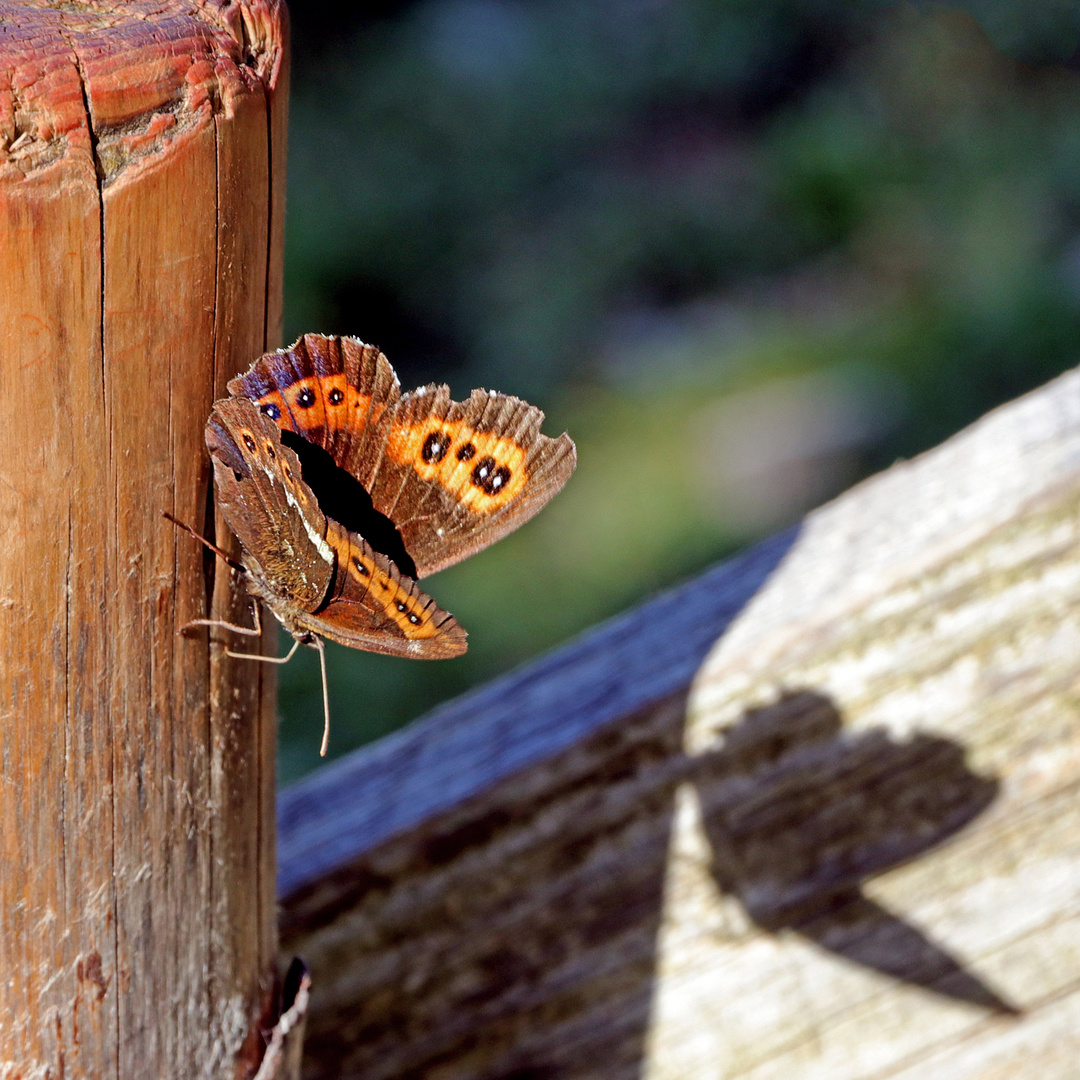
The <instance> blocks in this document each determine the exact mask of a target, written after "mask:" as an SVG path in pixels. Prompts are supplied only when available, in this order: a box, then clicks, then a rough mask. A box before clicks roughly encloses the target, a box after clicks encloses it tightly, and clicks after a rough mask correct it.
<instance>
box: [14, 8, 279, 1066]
mask: <svg viewBox="0 0 1080 1080" xmlns="http://www.w3.org/2000/svg"><path fill="white" fill-rule="evenodd" d="M282 20H283V10H282V8H281V6H280V4H279V3H278V2H277V0H243V2H241V3H236V4H223V3H218V2H216V0H215V2H211V3H206V4H197V5H192V4H188V3H182V2H180V0H162V2H158V0H154V2H150V0H133V2H121V0H104V2H103V3H99V4H94V5H85V4H55V3H51V2H48V0H24V2H21V3H20V2H17V0H0V278H2V285H0V294H2V296H3V319H0V400H2V404H3V413H4V416H5V427H4V438H3V439H2V440H0V529H2V530H3V541H2V543H0V619H2V627H0V639H2V642H3V645H2V647H0V686H2V687H3V688H4V695H3V701H2V705H0V708H2V711H3V715H2V718H0V760H2V782H0V922H2V926H3V930H2V932H0V972H2V975H3V977H2V978H0V1077H3V1078H4V1080H9V1078H11V1080H14V1078H15V1077H46V1076H51V1077H61V1076H62V1077H65V1078H69V1080H70V1078H71V1077H94V1078H99V1077H116V1078H140V1080H141V1078H143V1077H150V1076H152V1077H155V1078H169V1077H176V1078H180V1077H185V1078H189V1077H193V1076H200V1077H202V1076H206V1077H210V1076H213V1077H222V1076H237V1077H241V1076H244V1077H246V1076H250V1075H252V1074H253V1073H254V1071H255V1069H256V1068H257V1067H258V1064H259V1059H260V1058H261V1056H262V1050H263V1032H264V1030H268V1029H269V1028H271V1027H273V1024H274V1021H275V1001H274V994H275V979H276V975H275V965H276V953H277V940H276V927H275V912H274V895H273V868H274V857H275V847H274V821H273V798H274V771H273V753H274V715H273V712H274V710H273V699H272V684H271V683H269V682H263V681H260V680H261V679H263V677H264V676H265V672H262V671H257V670H253V669H252V667H250V666H248V667H241V666H240V665H238V664H236V663H233V662H231V661H228V660H226V659H225V658H223V656H222V654H221V651H220V647H219V646H215V647H214V648H213V649H211V648H210V647H209V646H208V640H207V635H206V634H205V633H204V634H201V635H200V634H196V635H194V636H191V637H186V638H185V637H178V636H177V633H176V631H177V628H178V627H180V626H182V625H183V624H184V623H185V622H186V621H187V620H188V619H190V618H192V617H194V616H197V615H204V614H205V613H206V609H207V607H208V605H209V606H212V607H213V609H214V610H215V611H217V612H219V613H222V614H224V613H227V612H229V611H232V610H234V609H235V610H236V611H242V610H243V608H244V606H245V605H244V601H243V600H242V590H238V589H235V588H234V587H233V583H232V582H230V580H229V575H228V574H227V573H222V572H221V570H220V567H217V566H215V565H214V564H213V561H212V560H207V559H206V558H205V557H204V554H203V552H202V550H201V549H199V548H198V547H197V546H196V545H195V544H194V543H193V542H192V540H191V539H190V537H188V536H186V535H183V534H180V533H178V532H177V530H175V528H174V527H173V526H172V525H170V524H169V523H168V522H166V521H165V520H164V519H163V518H162V517H161V513H160V512H161V511H162V510H168V511H170V512H172V513H173V514H175V515H176V516H177V517H179V518H181V519H183V520H185V521H188V522H191V523H192V524H193V525H194V526H196V527H197V528H198V529H200V530H202V529H203V528H204V527H205V526H206V524H207V522H206V519H207V510H208V506H209V503H208V485H209V483H210V473H209V466H208V461H207V456H206V453H205V448H204V446H203V437H202V431H203V425H204V423H205V421H206V417H207V414H208V412H209V409H210V403H211V401H213V399H214V398H215V397H216V396H219V395H221V394H222V393H223V392H224V388H225V383H226V382H227V380H228V379H229V378H230V377H231V376H232V375H233V374H234V373H235V372H237V371H238V370H241V369H242V368H243V367H244V366H245V365H246V364H247V363H249V362H250V361H251V359H252V358H253V357H255V356H257V355H258V354H259V353H260V352H262V351H263V349H264V348H265V347H266V346H267V345H275V344H277V342H276V341H268V340H267V329H266V328H267V326H268V325H269V326H271V327H276V326H278V325H279V322H280V313H279V311H278V310H277V308H278V306H279V303H280V287H279V285H278V283H277V282H273V283H272V284H273V288H272V289H270V290H268V268H269V276H270V277H272V276H273V275H274V274H276V273H279V270H278V269H277V268H278V267H279V265H280V257H279V253H278V251H277V250H276V248H275V245H276V246H277V247H280V229H279V228H277V227H276V226H274V225H273V224H272V222H273V213H274V211H273V209H272V208H273V207H274V205H275V199H277V201H278V202H280V198H281V196H280V193H276V192H275V186H278V187H280V185H281V184H282V183H283V172H282V171H281V170H282V167H283V161H284V157H283V154H284V142H283V139H282V131H283V117H284V115H285V108H286V101H285V98H284V96H283V94H282V93H281V92H280V91H279V89H278V88H279V87H280V86H281V85H283V82H282V80H283V64H284V63H285V51H284V38H283V33H284V27H283V21H282ZM274 139H277V140H280V141H279V142H277V143H276V144H274V143H273V141H272V140H274ZM275 229H276V231H275ZM219 536H220V537H221V538H222V539H223V540H224V534H223V533H219ZM256 666H257V667H260V668H261V667H262V666H263V665H256Z"/></svg>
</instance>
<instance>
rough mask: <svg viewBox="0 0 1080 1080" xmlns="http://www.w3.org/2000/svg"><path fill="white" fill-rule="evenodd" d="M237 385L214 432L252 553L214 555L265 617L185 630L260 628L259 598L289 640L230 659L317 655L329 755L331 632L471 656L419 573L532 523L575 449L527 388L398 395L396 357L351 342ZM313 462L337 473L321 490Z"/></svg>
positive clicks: (342, 340) (278, 363) (385, 648)
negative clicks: (313, 479)
mask: <svg viewBox="0 0 1080 1080" xmlns="http://www.w3.org/2000/svg"><path fill="white" fill-rule="evenodd" d="M228 390H229V393H230V396H229V397H227V398H223V399H222V400H220V401H217V402H215V403H214V406H213V409H212V411H211V414H210V418H209V420H208V421H207V424H206V431H205V438H206V445H207V448H208V450H209V452H210V458H211V461H212V462H213V468H214V493H215V501H216V503H217V505H218V507H219V509H220V510H221V513H222V515H223V516H224V518H225V520H226V522H227V523H228V524H229V527H230V528H231V529H232V531H233V532H234V533H235V534H236V537H237V539H238V540H239V541H240V546H241V550H242V555H241V559H240V561H239V563H237V562H236V561H235V560H233V559H231V557H229V556H228V555H227V553H225V552H223V551H221V550H219V549H216V548H215V549H214V550H216V551H217V553H218V554H219V555H221V556H222V557H223V558H226V559H228V560H229V562H230V564H231V565H233V566H234V567H236V568H237V569H239V570H241V571H242V572H243V574H244V576H245V579H246V582H247V587H248V591H249V592H250V593H251V594H252V596H253V597H254V598H255V600H256V603H255V626H254V628H251V627H243V626H238V625H236V624H233V623H225V622H221V621H220V620H211V619H197V620H194V622H193V623H191V624H188V625H213V626H223V627H226V628H228V629H231V630H233V631H235V632H238V633H241V634H248V635H257V634H259V633H261V629H262V627H261V622H260V621H259V617H258V614H259V603H258V602H259V601H261V602H262V603H263V604H265V605H266V607H267V608H269V610H270V611H271V613H272V614H273V615H274V616H275V617H276V618H277V620H278V622H280V623H281V625H282V626H284V627H285V629H286V630H287V631H288V632H289V633H290V634H291V635H292V637H293V639H294V641H293V646H292V649H291V650H290V651H289V653H288V655H287V656H284V657H280V658H278V657H262V656H259V655H257V654H246V653H233V652H230V655H232V656H252V658H254V659H260V660H266V661H269V662H272V663H284V662H286V661H287V660H289V659H290V658H291V657H292V655H293V654H294V653H295V651H296V649H297V648H298V647H299V646H300V645H302V644H303V645H310V646H311V647H313V648H315V649H317V650H318V651H319V658H320V664H321V670H322V676H323V707H324V714H325V719H326V724H325V727H324V733H323V744H322V749H321V753H323V754H325V752H326V743H327V732H328V730H329V716H330V709H329V701H328V693H327V689H326V664H325V655H324V649H323V643H322V638H328V639H329V640H331V641H336V642H338V643H340V644H342V645H347V646H350V647H351V648H354V649H365V650H368V651H371V652H379V653H388V654H390V655H394V656H408V657H413V658H415V659H420V660H436V659H444V658H448V657H453V656H459V655H461V653H463V652H465V650H466V641H465V638H466V635H465V631H464V630H463V629H462V627H461V626H460V625H459V624H458V622H457V620H456V619H455V618H454V617H453V616H452V615H450V614H449V613H448V612H446V611H443V610H442V609H441V608H440V607H439V606H438V605H437V604H436V603H435V601H434V600H432V599H431V597H429V596H427V595H426V594H425V593H424V592H422V591H421V589H420V587H419V586H418V585H417V583H416V579H418V578H423V577H426V576H427V575H428V574H433V573H435V572H436V571H437V570H442V569H443V568H445V567H448V566H452V565H453V564H454V563H456V562H459V561H460V560H461V559H464V558H465V557H466V556H468V555H471V554H473V553H474V552H476V551H479V550H481V549H482V548H485V547H487V546H488V545H489V544H492V543H494V542H495V541H496V540H498V539H500V538H501V537H503V536H505V535H506V534H507V533H509V532H512V531H513V530H514V529H516V528H517V527H518V526H519V525H522V524H524V523H525V522H526V521H528V520H529V518H531V517H532V516H533V515H534V514H536V513H537V512H539V511H540V510H541V509H542V508H543V507H544V506H545V505H546V504H547V503H548V502H549V501H550V500H551V498H552V497H553V496H554V495H555V494H557V493H558V491H559V490H560V489H561V488H562V486H563V485H564V484H565V483H566V481H567V480H568V479H569V477H570V474H571V473H572V472H573V471H574V467H575V465H576V462H577V454H576V450H575V447H574V443H573V442H572V441H571V439H570V437H569V436H568V435H566V434H565V433H564V434H563V435H561V436H559V437H558V438H557V439H553V438H550V437H548V436H546V435H544V434H542V433H541V431H540V426H541V423H542V422H543V419H544V414H543V413H542V412H541V411H540V410H539V409H537V408H535V407H534V406H532V405H529V404H528V403H527V402H524V401H522V400H520V399H519V398H515V397H511V396H509V395H505V394H498V393H496V392H495V391H493V390H491V391H488V390H474V391H473V392H472V394H471V395H470V397H469V398H468V399H467V400H466V401H461V402H459V401H454V400H453V399H452V398H451V396H450V391H449V389H448V388H447V387H446V386H440V385H434V384H430V385H428V386H422V387H420V388H418V389H416V390H413V391H411V392H410V393H402V392H401V387H400V384H399V382H398V378H397V376H396V375H395V373H394V369H393V368H392V367H391V366H390V362H389V361H388V360H387V359H386V357H385V356H384V355H383V354H382V353H381V352H380V351H379V350H378V349H377V348H376V347H375V346H373V345H366V344H364V343H363V342H362V341H360V340H358V339H357V338H352V337H330V336H326V335H322V334H307V335H305V336H304V337H302V338H300V339H299V340H298V341H296V342H295V343H294V344H293V345H291V346H289V347H288V348H287V349H280V350H278V351H276V352H271V353H267V354H265V355H264V356H261V357H260V358H259V359H258V360H256V361H255V363H254V364H253V365H252V366H251V368H250V369H249V370H248V371H247V372H246V373H245V374H243V375H241V376H239V377H237V378H235V379H233V380H232V381H231V382H230V383H229V384H228ZM301 459H303V461H302V460H301ZM305 469H308V470H309V471H310V472H311V473H312V474H314V473H315V472H319V473H320V474H325V475H326V476H327V477H328V479H326V480H325V481H324V484H323V485H322V486H321V487H320V497H318V498H317V497H316V495H315V492H314V491H313V489H312V487H311V485H310V484H309V483H308V482H307V481H306V480H305ZM320 500H321V501H320ZM331 511H332V512H331ZM167 516H168V515H167ZM199 539H202V538H201V537H200V538H199ZM203 542H204V543H206V541H205V540H203ZM207 546H211V545H209V544H208V545H207ZM226 651H228V650H226Z"/></svg>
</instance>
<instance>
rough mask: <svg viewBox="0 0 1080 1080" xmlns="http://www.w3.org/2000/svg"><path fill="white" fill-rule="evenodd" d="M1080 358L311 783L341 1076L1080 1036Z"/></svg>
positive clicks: (295, 891) (1009, 1070)
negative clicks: (796, 520)
mask: <svg viewBox="0 0 1080 1080" xmlns="http://www.w3.org/2000/svg"><path fill="white" fill-rule="evenodd" d="M1078 509H1080V372H1071V373H1069V374H1067V375H1065V376H1063V377H1061V378H1060V379H1058V380H1057V381H1056V382H1054V383H1051V384H1050V385H1048V386H1046V387H1044V388H1043V389H1042V390H1040V391H1038V392H1036V393H1034V394H1031V395H1029V396H1027V397H1025V398H1022V399H1020V400H1018V401H1016V402H1014V403H1012V404H1010V405H1008V406H1006V407H1004V408H1002V409H999V410H997V411H996V412H994V413H991V414H990V415H989V416H987V417H985V418H984V419H983V420H981V421H980V422H979V423H977V424H975V425H973V426H972V427H971V428H970V429H968V430H967V431H965V432H963V433H961V434H960V435H958V436H956V437H955V438H953V439H952V440H950V441H949V442H947V443H945V444H944V445H943V446H941V447H939V448H937V449H936V450H934V451H931V452H930V453H927V454H924V455H923V456H921V457H920V458H918V459H916V460H914V461H912V462H905V463H900V464H897V465H896V466H894V467H893V468H892V469H890V470H888V471H887V472H885V473H883V474H881V475H879V476H877V477H874V478H873V479H871V480H868V481H866V482H865V483H863V484H861V485H859V486H858V487H856V488H854V489H853V490H851V491H849V492H848V493H846V494H845V495H843V496H842V497H840V498H839V499H837V500H835V501H834V502H832V503H830V504H828V505H827V506H824V507H822V508H821V509H819V510H817V511H815V512H814V513H812V514H810V515H809V516H808V517H807V518H806V520H805V521H804V522H802V524H801V525H800V526H799V527H798V528H795V529H793V530H791V531H790V532H788V533H785V534H783V535H781V536H778V537H776V538H774V539H773V540H770V541H767V542H766V543H764V544H761V545H760V546H758V547H757V548H755V549H754V550H752V551H750V552H748V553H747V554H745V555H743V556H741V557H739V558H736V559H734V560H732V561H731V562H728V563H726V564H724V565H722V566H719V567H717V568H716V569H714V570H712V571H710V572H709V573H707V574H705V575H703V576H702V577H701V578H699V579H697V580H695V581H692V582H690V583H689V584H687V585H685V586H683V587H682V588H681V589H677V590H675V591H674V592H672V593H669V594H667V595H665V596H662V597H659V598H658V599H656V600H653V601H651V602H649V603H646V604H644V605H642V606H641V607H640V608H638V609H636V610H634V611H632V612H630V613H628V614H627V615H625V616H622V617H620V618H618V619H615V620H613V621H612V622H610V623H608V624H606V625H604V626H601V627H599V628H598V629H596V630H594V631H592V632H591V633H588V634H586V635H584V636H583V637H582V638H580V639H579V640H577V641H575V642H572V643H571V644H569V645H568V646H566V647H565V648H562V649H560V650H557V651H556V652H554V653H552V654H550V655H549V656H546V657H544V658H542V659H541V660H539V661H537V662H536V663H534V664H531V665H529V666H527V667H524V668H522V669H520V670H518V671H516V672H513V673H511V674H509V675H508V676H506V677H505V678H502V679H500V680H498V681H496V682H494V683H492V684H491V685H490V686H487V687H485V688H483V689H481V690H479V691H477V692H475V693H472V694H469V695H467V696H465V697H463V698H461V699H459V700H457V701H455V702H451V703H450V704H448V705H446V706H443V707H442V708H440V709H437V710H436V711H435V712H434V713H433V714H432V715H430V716H429V717H428V718H426V719H425V720H422V721H420V722H419V723H417V724H415V725H413V726H412V727H411V728H409V729H407V730H405V731H404V732H402V733H399V734H397V735H395V736H393V737H391V738H390V739H387V740H384V741H383V742H382V743H380V744H377V745H375V746H373V747H371V748H370V749H367V750H364V751H361V752H358V753H357V754H354V755H352V756H351V757H349V758H347V759H345V760H343V761H341V762H338V763H335V764H334V765H332V766H329V767H327V768H325V769H322V770H320V771H319V772H317V773H315V774H314V775H313V776H312V777H310V778H309V779H307V780H305V781H303V782H301V783H300V784H298V785H296V786H294V787H293V788H291V789H289V790H287V791H285V792H284V793H283V794H282V796H281V797H280V799H279V840H280V843H279V852H280V869H279V879H278V881H279V895H280V897H281V900H282V904H283V910H282V933H283V938H284V942H285V945H286V947H287V948H288V949H291V950H296V951H298V952H300V953H302V954H303V955H304V956H305V957H306V959H307V960H308V962H309V964H310V965H311V968H312V971H313V990H312V1004H311V1015H310V1017H309V1027H308V1033H309V1041H308V1044H307V1045H308V1057H307V1059H306V1065H305V1076H307V1077H310V1078H316V1077H320V1078H321V1077H330V1076H335V1077H339V1076H356V1077H359V1076H363V1077H364V1078H365V1080H389V1078H404V1077H406V1076H408V1077H415V1076H438V1077H440V1080H450V1078H457V1077H460V1078H463V1080H464V1078H465V1077H469V1078H470V1080H480V1078H489V1077H490V1078H495V1077H502V1078H509V1077H515V1078H517V1080H529V1078H533V1080H537V1078H541V1077H556V1076H558V1077H560V1078H562V1077H572V1078H574V1080H578V1078H593V1077H595V1078H597V1080H599V1078H601V1077H603V1078H604V1080H620V1078H626V1080H630V1078H631V1077H633V1078H635V1080H640V1078H650V1080H667V1078H669V1077H670V1078H676V1077H678V1078H683V1080H688V1078H698V1077H700V1078H706V1077H708V1078H714V1077H715V1078H718V1077H739V1078H747V1080H750V1078H752V1080H766V1078H774V1077H775V1078H780V1077H784V1078H788V1077H792V1076H798V1077H799V1078H800V1080H806V1078H810V1080H814V1078H818V1077H820V1078H826V1077H828V1078H830V1080H832V1078H835V1077H841V1076H842V1077H844V1078H845V1080H852V1078H867V1080H869V1078H871V1077H873V1078H884V1077H890V1078H891V1077H896V1078H900V1077H903V1078H905V1080H907V1078H911V1080H914V1077H916V1076H918V1077H919V1078H920V1080H922V1078H925V1077H940V1078H942V1080H944V1078H949V1080H958V1078H959V1080H966V1078H975V1077H989V1076H999V1075H1002V1076H1004V1075H1008V1076H1010V1077H1032V1078H1034V1077H1038V1078H1040V1080H1044V1078H1061V1080H1064V1078H1066V1077H1071V1076H1073V1075H1075V1063H1076V1060H1077V1056H1078V1054H1080V905H1078V903H1077V896H1078V895H1080V842H1078V837H1080V811H1078V805H1080V804H1078V803H1077V799H1076V791H1077V789H1078V787H1080V694H1078V692H1077V688H1078V686H1080V544H1078V540H1080V517H1078Z"/></svg>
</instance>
